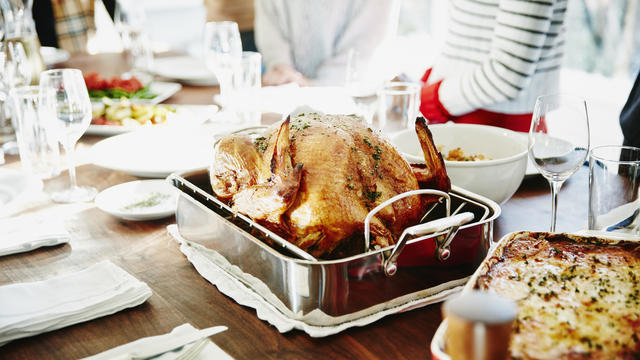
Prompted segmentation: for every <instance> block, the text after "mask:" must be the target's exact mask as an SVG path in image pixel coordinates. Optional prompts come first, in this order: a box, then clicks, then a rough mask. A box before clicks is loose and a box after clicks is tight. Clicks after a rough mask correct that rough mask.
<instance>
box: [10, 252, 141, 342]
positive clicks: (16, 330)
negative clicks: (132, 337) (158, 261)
mask: <svg viewBox="0 0 640 360" xmlns="http://www.w3.org/2000/svg"><path fill="white" fill-rule="evenodd" d="M150 296H151V289H150V288H149V287H148V286H147V284H145V283H143V282H141V281H139V280H137V279H136V278H134V277H133V276H131V275H129V274H128V273H127V272H126V271H124V270H122V269H121V268H119V267H118V266H116V265H115V264H113V263H112V262H110V261H103V262H100V263H98V264H95V265H92V266H90V267H88V268H86V269H84V270H82V271H79V272H76V273H72V274H67V275H62V276H58V277H55V278H52V279H48V280H43V281H36V282H30V283H19V284H10V285H5V286H0V346H1V345H4V344H5V343H7V342H9V341H11V340H14V339H19V338H23V337H28V336H33V335H37V334H40V333H44V332H48V331H52V330H56V329H60V328H63V327H65V326H69V325H72V324H77V323H80V322H84V321H87V320H91V319H95V318H99V317H102V316H105V315H110V314H113V313H116V312H118V311H120V310H123V309H126V308H130V307H134V306H137V305H140V304H142V303H143V302H145V301H146V300H147V299H148V298H149V297H150Z"/></svg>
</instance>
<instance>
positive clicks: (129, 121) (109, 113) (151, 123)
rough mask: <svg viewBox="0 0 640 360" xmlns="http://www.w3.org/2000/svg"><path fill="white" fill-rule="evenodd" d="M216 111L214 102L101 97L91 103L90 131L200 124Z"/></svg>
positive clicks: (111, 132)
mask: <svg viewBox="0 0 640 360" xmlns="http://www.w3.org/2000/svg"><path fill="white" fill-rule="evenodd" d="M217 112H218V107H217V106H216V105H171V104H139V103H135V102H133V101H131V100H130V99H127V98H122V99H120V100H111V99H109V98H103V99H102V101H101V102H100V103H94V104H93V112H92V119H91V125H89V128H88V129H87V131H86V133H87V134H90V135H107V136H108V135H117V134H122V133H125V132H129V131H132V130H137V129H142V128H148V127H155V126H160V125H163V126H167V125H174V126H189V125H199V124H202V123H203V122H205V121H207V120H209V119H211V118H212V117H213V116H214V115H215V114H216V113H217Z"/></svg>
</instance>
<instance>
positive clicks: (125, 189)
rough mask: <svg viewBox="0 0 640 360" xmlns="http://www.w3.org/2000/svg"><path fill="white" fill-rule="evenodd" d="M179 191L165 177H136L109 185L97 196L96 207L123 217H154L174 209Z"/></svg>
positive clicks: (131, 218)
mask: <svg viewBox="0 0 640 360" xmlns="http://www.w3.org/2000/svg"><path fill="white" fill-rule="evenodd" d="M177 200H178V192H177V191H176V189H175V188H174V187H173V186H171V185H170V184H169V183H167V181H166V180H137V181H130V182H126V183H123V184H119V185H115V186H112V187H110V188H108V189H105V190H103V191H102V192H100V193H99V194H98V196H96V199H95V203H96V206H97V207H98V208H99V209H100V210H102V211H104V212H106V213H109V214H111V215H113V216H116V217H119V218H121V219H125V220H135V221H138V220H155V219H162V218H165V217H167V216H171V215H173V214H174V212H175V211H176V201H177Z"/></svg>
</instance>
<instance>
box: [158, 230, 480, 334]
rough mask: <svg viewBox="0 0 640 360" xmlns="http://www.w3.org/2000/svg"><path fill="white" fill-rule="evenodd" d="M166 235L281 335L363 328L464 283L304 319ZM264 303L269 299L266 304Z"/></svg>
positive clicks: (205, 252)
mask: <svg viewBox="0 0 640 360" xmlns="http://www.w3.org/2000/svg"><path fill="white" fill-rule="evenodd" d="M167 231H168V232H169V234H170V235H171V236H172V237H173V238H174V239H175V240H176V241H177V242H179V243H180V251H182V253H183V254H184V255H185V256H186V257H187V259H189V261H190V262H191V264H193V266H194V267H195V268H196V270H197V271H198V273H200V275H201V276H202V277H203V278H205V279H206V280H207V281H209V282H210V283H212V284H213V285H215V286H216V287H217V288H218V290H219V291H220V292H221V293H223V294H225V295H226V296H228V297H230V298H232V299H233V300H234V301H235V302H237V303H238V304H240V305H243V306H247V307H250V308H253V309H255V310H256V314H257V316H258V318H260V319H262V320H264V321H267V322H268V323H269V324H271V325H273V326H275V327H276V328H277V329H278V331H280V332H281V333H285V332H288V331H291V330H293V329H299V330H302V331H304V332H306V333H307V334H309V336H311V337H324V336H329V335H333V334H337V333H339V332H341V331H343V330H346V329H348V328H351V327H356V326H365V325H368V324H371V323H373V322H375V321H377V320H380V319H382V318H383V317H385V316H388V315H391V314H395V313H400V312H404V311H409V310H411V309H415V308H418V307H422V306H426V305H429V304H433V303H437V302H440V301H443V300H445V299H446V298H447V297H449V296H451V295H453V294H455V293H457V292H459V291H460V290H462V288H463V287H464V284H465V283H466V282H467V279H468V278H463V279H457V280H452V281H449V282H446V283H443V284H440V285H437V286H434V287H432V288H429V289H425V290H423V291H422V294H423V295H424V297H422V298H420V299H416V300H411V301H408V302H404V303H399V304H398V305H397V306H394V307H391V308H388V307H387V308H382V307H380V306H376V308H377V309H375V310H373V311H370V312H368V313H367V314H361V313H362V311H359V312H358V313H355V314H349V315H344V316H340V317H333V316H331V315H328V314H326V313H324V312H322V311H321V310H318V309H316V310H313V311H311V312H310V313H308V314H304V315H302V314H294V313H293V312H292V311H291V310H289V309H288V308H286V306H284V304H282V303H281V301H280V300H279V298H278V297H277V296H276V295H275V294H273V293H272V292H271V290H270V289H269V288H268V286H267V285H266V284H265V283H263V282H262V281H261V280H260V279H258V278H256V277H254V276H252V275H250V274H247V273H244V272H242V270H241V269H240V268H239V267H237V266H235V265H233V264H230V263H229V262H228V261H227V260H226V259H225V258H224V257H223V256H222V255H220V254H219V253H218V252H216V251H214V250H211V249H207V248H205V247H204V246H202V245H199V244H196V243H192V242H189V241H187V240H185V239H184V238H183V237H182V236H180V233H179V231H178V226H177V225H169V226H167ZM266 299H269V301H267V300H266ZM378 309H379V310H378ZM319 322H322V323H325V324H330V323H334V325H323V326H319V325H312V324H311V323H319Z"/></svg>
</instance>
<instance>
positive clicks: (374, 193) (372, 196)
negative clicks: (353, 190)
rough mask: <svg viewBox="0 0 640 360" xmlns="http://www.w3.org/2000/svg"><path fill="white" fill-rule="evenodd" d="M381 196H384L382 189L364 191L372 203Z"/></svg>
mask: <svg viewBox="0 0 640 360" xmlns="http://www.w3.org/2000/svg"><path fill="white" fill-rule="evenodd" d="M380 196H382V193H381V192H380V191H368V192H366V193H364V197H365V198H366V199H367V200H369V202H372V203H374V202H376V200H378V198H379V197H380Z"/></svg>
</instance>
